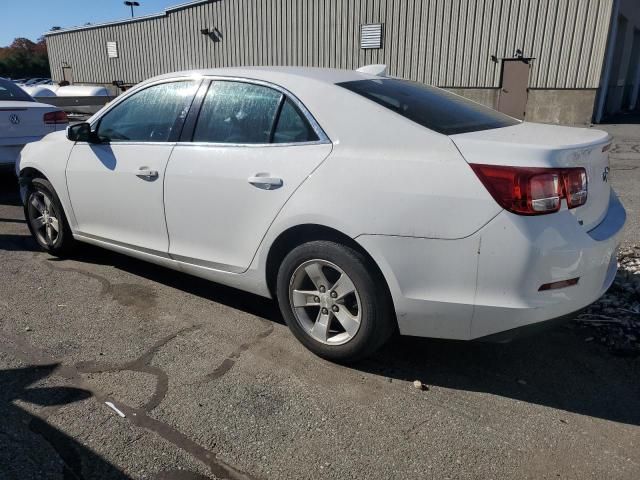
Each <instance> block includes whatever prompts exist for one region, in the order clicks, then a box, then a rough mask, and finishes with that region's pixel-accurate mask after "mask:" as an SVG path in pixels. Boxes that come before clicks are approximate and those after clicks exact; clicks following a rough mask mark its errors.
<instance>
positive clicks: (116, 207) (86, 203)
mask: <svg viewBox="0 0 640 480" xmlns="http://www.w3.org/2000/svg"><path fill="white" fill-rule="evenodd" d="M173 145H174V144H172V143H155V144H153V143H151V144H145V143H121V144H115V143H114V144H111V145H92V144H88V143H78V144H76V146H75V147H74V149H73V151H72V152H71V155H70V157H69V161H68V164H67V187H68V189H69V196H70V198H71V206H72V208H73V212H74V216H75V219H76V225H75V228H76V231H77V232H78V233H79V234H80V235H83V236H85V237H93V238H96V239H99V240H100V239H102V240H104V239H112V240H116V241H117V242H118V243H119V244H122V245H124V246H132V247H138V248H140V249H142V250H150V251H151V252H153V253H160V254H162V255H165V256H166V255H167V249H168V248H169V237H168V235H167V224H166V221H165V216H164V211H163V208H164V207H163V205H164V200H163V197H164V190H163V184H164V171H165V169H166V167H167V162H168V161H169V156H170V155H171V151H172V149H173ZM141 167H144V168H146V169H149V170H153V171H155V172H157V173H158V177H157V178H153V179H149V180H147V179H145V178H141V177H139V176H138V174H139V173H140V172H139V170H140V168H141ZM105 199H109V201H108V203H109V207H108V208H105ZM125 212H126V213H125Z"/></svg>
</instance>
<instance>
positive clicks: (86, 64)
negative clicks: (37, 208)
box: [46, 0, 640, 123]
mask: <svg viewBox="0 0 640 480" xmlns="http://www.w3.org/2000/svg"><path fill="white" fill-rule="evenodd" d="M46 39H47V45H48V48H49V60H50V64H51V71H52V75H53V78H54V80H56V81H62V80H68V81H70V82H72V83H85V84H112V83H113V82H121V83H123V84H134V83H137V82H139V81H141V80H144V79H146V78H149V77H152V76H154V75H157V74H160V73H165V72H170V71H176V70H183V69H191V68H203V67H218V66H240V65H306V66H321V67H337V68H348V69H353V68H357V67H360V66H362V65H365V64H372V63H384V64H386V65H387V66H388V71H389V74H390V75H394V76H398V77H403V78H407V79H412V80H416V81H420V82H426V83H429V84H432V85H436V86H440V87H444V88H448V89H451V90H453V91H456V92H458V93H461V94H462V95H465V96H468V97H470V98H472V99H475V100H477V101H480V102H482V103H484V104H487V105H490V106H492V107H494V108H497V109H499V110H502V111H505V112H507V113H510V114H512V115H514V116H517V117H521V118H522V117H524V118H526V119H528V120H534V121H545V122H562V123H589V122H591V121H596V122H597V121H600V119H602V118H604V117H606V116H608V115H611V114H615V113H617V112H620V111H625V110H630V109H634V108H639V107H640V102H639V101H638V90H639V86H640V0H200V1H194V2H190V3H186V4H182V5H177V6H175V7H172V8H168V9H167V10H165V11H164V12H162V13H159V14H157V15H150V16H146V17H139V18H134V19H127V20H122V21H117V22H110V23H105V24H100V25H90V26H82V27H75V28H65V29H61V30H55V31H51V32H48V33H47V34H46Z"/></svg>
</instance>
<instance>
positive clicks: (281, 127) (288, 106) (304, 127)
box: [273, 98, 318, 143]
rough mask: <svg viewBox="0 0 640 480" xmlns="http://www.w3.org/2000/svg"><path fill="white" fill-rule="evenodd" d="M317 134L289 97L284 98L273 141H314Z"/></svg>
mask: <svg viewBox="0 0 640 480" xmlns="http://www.w3.org/2000/svg"><path fill="white" fill-rule="evenodd" d="M317 140H318V135H317V134H316V132H314V131H313V129H312V128H311V125H309V122H308V121H307V119H306V118H305V117H304V116H303V115H302V113H301V112H300V110H298V108H297V107H296V106H295V105H294V104H293V102H292V101H291V100H290V99H288V98H287V99H286V100H285V102H284V105H282V110H280V116H279V117H278V123H277V124H276V128H275V130H274V132H273V143H300V142H314V141H317Z"/></svg>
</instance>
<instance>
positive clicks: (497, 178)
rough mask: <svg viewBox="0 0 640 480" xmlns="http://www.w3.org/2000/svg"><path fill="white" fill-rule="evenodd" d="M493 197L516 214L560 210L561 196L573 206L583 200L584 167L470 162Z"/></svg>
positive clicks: (582, 203) (585, 178)
mask: <svg viewBox="0 0 640 480" xmlns="http://www.w3.org/2000/svg"><path fill="white" fill-rule="evenodd" d="M471 168H473V171H474V172H475V173H476V175H478V178H480V180H481V181H482V183H483V184H484V186H485V187H486V188H487V190H489V193H491V195H492V196H493V198H494V199H495V200H496V202H498V203H499V204H500V206H502V207H503V208H505V209H506V210H509V211H510V212H513V213H517V214H519V215H543V214H545V213H553V212H557V211H558V210H560V204H561V201H562V199H563V198H564V199H566V200H567V207H569V208H575V207H579V206H580V205H584V204H585V202H586V201H587V172H586V171H585V169H584V168H529V167H506V166H499V165H480V164H472V165H471Z"/></svg>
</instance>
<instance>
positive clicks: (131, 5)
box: [129, 3, 133, 18]
mask: <svg viewBox="0 0 640 480" xmlns="http://www.w3.org/2000/svg"><path fill="white" fill-rule="evenodd" d="M129 6H130V7H131V18H133V3H132V4H130V5H129Z"/></svg>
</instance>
